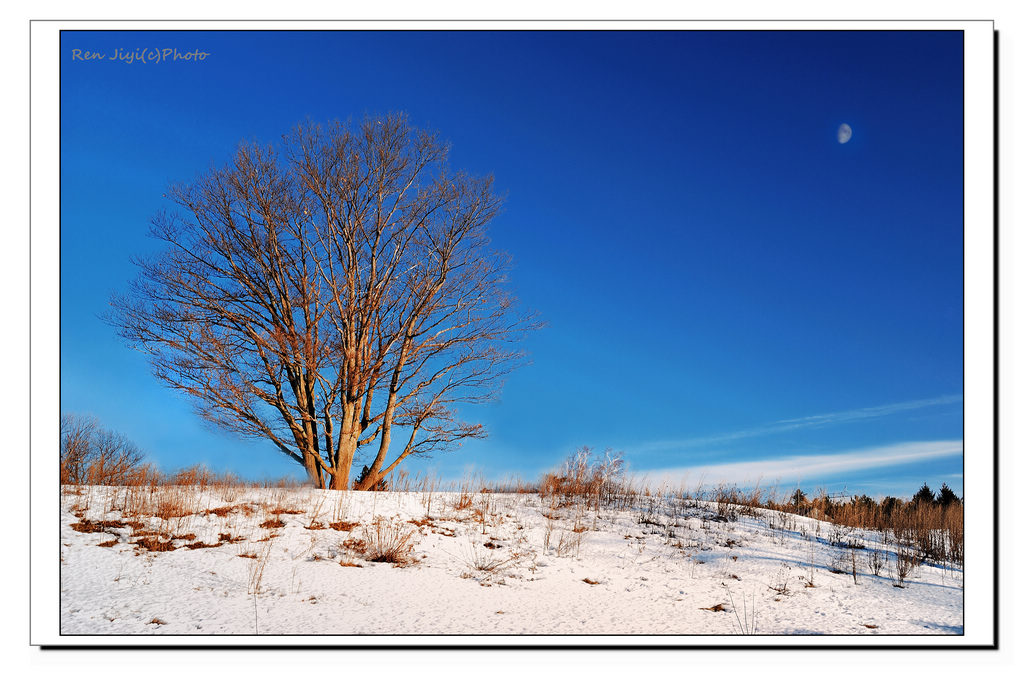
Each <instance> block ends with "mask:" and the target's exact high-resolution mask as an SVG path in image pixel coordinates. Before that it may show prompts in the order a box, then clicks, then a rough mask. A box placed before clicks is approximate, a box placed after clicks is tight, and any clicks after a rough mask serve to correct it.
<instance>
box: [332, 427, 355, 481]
mask: <svg viewBox="0 0 1024 686" xmlns="http://www.w3.org/2000/svg"><path fill="white" fill-rule="evenodd" d="M355 456H356V440H355V439H352V438H349V437H346V436H344V435H343V436H341V438H339V439H338V464H337V465H335V468H334V475H333V477H332V478H331V490H332V491H347V490H348V489H349V485H350V481H349V479H350V472H351V471H352V460H353V459H354V458H355Z"/></svg>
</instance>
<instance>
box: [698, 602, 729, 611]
mask: <svg viewBox="0 0 1024 686" xmlns="http://www.w3.org/2000/svg"><path fill="white" fill-rule="evenodd" d="M700 609H701V610H707V611H708V612H727V610H726V609H725V604H724V603H718V605H712V606H711V607H702V608H700Z"/></svg>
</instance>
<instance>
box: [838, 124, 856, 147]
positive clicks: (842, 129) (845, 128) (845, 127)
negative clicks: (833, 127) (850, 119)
mask: <svg viewBox="0 0 1024 686" xmlns="http://www.w3.org/2000/svg"><path fill="white" fill-rule="evenodd" d="M852 137H853V129H851V128H850V125H849V124H840V125H839V134H838V136H837V138H839V144H840V145H842V144H843V143H845V142H846V141H848V140H850V138H852Z"/></svg>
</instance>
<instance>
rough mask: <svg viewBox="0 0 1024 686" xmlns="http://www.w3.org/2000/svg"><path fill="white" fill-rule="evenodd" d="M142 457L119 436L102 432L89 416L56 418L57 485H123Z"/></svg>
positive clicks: (65, 415) (112, 432) (135, 446)
mask: <svg viewBox="0 0 1024 686" xmlns="http://www.w3.org/2000/svg"><path fill="white" fill-rule="evenodd" d="M145 457H146V454H145V453H144V452H143V451H142V449H141V448H139V447H138V446H137V445H135V443H133V442H132V441H131V440H129V439H128V438H127V437H126V436H124V435H123V434H119V433H117V432H116V431H110V430H109V429H104V428H103V427H101V426H100V425H99V423H98V422H97V421H96V420H95V419H93V418H92V417H83V416H81V415H75V414H64V415H61V418H60V482H61V483H62V484H99V485H103V486H114V485H118V484H123V483H124V482H125V480H126V479H127V478H128V477H129V476H131V475H132V474H133V473H134V472H135V470H136V469H138V467H139V466H140V465H141V464H142V462H143V460H144V459H145Z"/></svg>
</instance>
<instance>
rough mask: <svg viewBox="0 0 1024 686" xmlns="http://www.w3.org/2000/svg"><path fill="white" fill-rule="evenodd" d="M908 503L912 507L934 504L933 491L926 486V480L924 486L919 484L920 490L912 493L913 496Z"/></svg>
mask: <svg viewBox="0 0 1024 686" xmlns="http://www.w3.org/2000/svg"><path fill="white" fill-rule="evenodd" d="M910 504H911V505H912V506H914V507H920V506H922V505H934V504H935V493H934V492H933V491H932V489H930V488H928V483H927V482H925V484H924V486H921V488H920V490H918V492H917V493H915V494H914V498H913V499H912V500H911V501H910Z"/></svg>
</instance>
